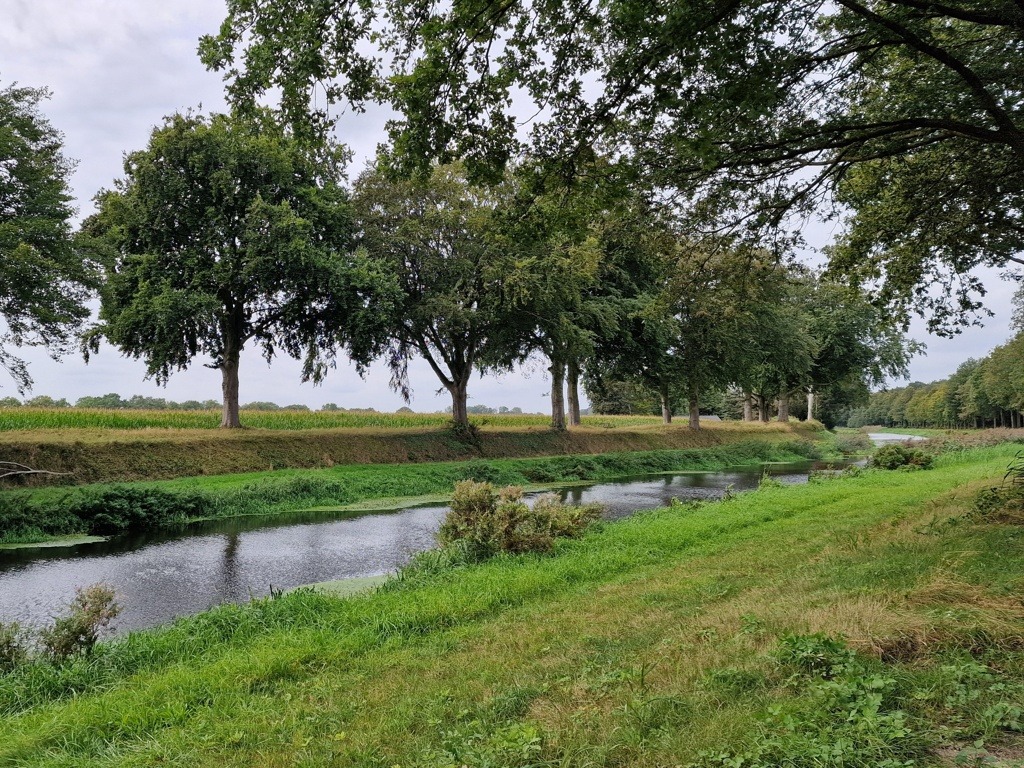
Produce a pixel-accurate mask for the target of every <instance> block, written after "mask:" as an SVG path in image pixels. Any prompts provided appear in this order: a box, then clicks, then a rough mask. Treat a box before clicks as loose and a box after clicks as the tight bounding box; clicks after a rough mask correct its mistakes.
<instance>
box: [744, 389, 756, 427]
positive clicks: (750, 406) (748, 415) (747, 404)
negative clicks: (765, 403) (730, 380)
mask: <svg viewBox="0 0 1024 768" xmlns="http://www.w3.org/2000/svg"><path fill="white" fill-rule="evenodd" d="M743 420H744V421H753V420H754V396H753V395H751V394H750V393H749V392H744V393H743Z"/></svg>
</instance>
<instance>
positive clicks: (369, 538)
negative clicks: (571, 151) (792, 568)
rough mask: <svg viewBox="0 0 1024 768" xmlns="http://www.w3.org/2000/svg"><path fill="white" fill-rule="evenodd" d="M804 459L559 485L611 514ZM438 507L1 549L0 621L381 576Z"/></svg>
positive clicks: (434, 518)
mask: <svg viewBox="0 0 1024 768" xmlns="http://www.w3.org/2000/svg"><path fill="white" fill-rule="evenodd" d="M813 467H814V465H812V464H809V463H808V464H802V465H793V464H789V465H775V466H767V467H750V468H746V469H740V470H731V471H727V472H698V473H682V474H673V475H656V476H647V477H644V478H637V479H630V480H623V481H620V482H614V483H602V484H599V485H591V486H580V487H574V488H568V489H565V490H563V491H561V492H560V493H561V496H562V498H563V499H565V500H567V501H569V502H571V503H576V504H589V503H592V502H596V503H600V504H603V505H605V507H606V508H607V514H606V517H607V518H608V519H612V520H614V519H619V518H622V517H625V516H627V515H629V514H632V513H633V512H635V511H637V510H644V509H653V508H656V507H662V506H665V505H667V504H669V503H670V502H671V501H672V499H673V498H677V499H680V500H689V499H701V498H705V499H706V498H716V497H720V496H721V495H722V494H724V493H725V491H726V489H728V488H731V489H733V490H736V491H741V490H749V489H752V488H756V487H757V484H758V482H759V480H760V477H761V475H762V473H763V472H765V471H767V472H769V473H771V474H772V475H773V476H774V477H776V478H777V479H778V480H779V481H781V482H783V483H797V482H804V481H806V479H807V472H808V471H809V470H810V469H812V468H813ZM446 511H447V510H446V508H445V507H443V506H428V507H415V508H412V509H407V510H403V511H401V512H395V513H387V514H369V515H362V516H358V517H351V516H349V517H342V518H340V519H339V518H331V519H325V515H324V514H323V513H317V514H305V515H301V516H298V517H297V516H294V515H292V516H289V517H288V518H287V519H282V518H280V517H278V518H240V519H234V520H228V521H221V522H217V523H212V524H204V525H201V526H197V527H194V528H192V529H190V530H188V531H186V532H184V533H180V534H162V535H157V536H140V537H129V538H122V539H118V540H114V541H109V542H103V543H100V544H83V545H78V546H74V547H68V548H62V549H21V550H7V551H0V621H20V622H24V623H28V624H35V625H38V624H41V623H44V622H45V621H47V620H48V619H49V618H50V617H51V616H52V615H53V614H54V613H55V612H57V611H58V610H59V609H60V607H61V606H63V605H65V604H66V603H68V602H69V601H70V600H71V598H72V597H73V595H74V590H75V587H76V586H85V585H88V584H94V583H97V582H101V581H102V582H105V583H106V584H109V585H110V586H112V587H113V588H114V589H115V590H116V591H117V594H118V601H119V602H120V604H121V605H122V606H123V613H122V615H121V617H120V618H119V619H118V620H117V626H118V629H119V630H122V631H123V630H125V629H133V628H138V627H146V626H152V625H155V624H159V623H162V622H165V621H168V620H170V619H172V618H174V617H176V616H181V615H187V614H191V613H197V612H199V611H202V610H204V609H206V608H209V607H211V606H213V605H217V604H218V603H223V602H239V601H245V600H248V599H250V598H251V597H256V596H263V595H267V594H269V592H270V590H271V588H274V589H287V588H290V587H294V586H298V585H300V584H309V583H312V582H317V581H329V580H333V579H344V578H352V577H359V576H375V575H379V574H382V573H387V572H389V571H393V570H395V569H396V568H398V567H399V566H400V565H402V564H403V563H405V562H406V561H407V560H408V559H409V557H410V556H411V555H412V554H414V553H415V552H419V551H422V550H424V549H428V548H430V547H432V546H434V534H435V532H436V531H437V528H438V526H439V525H440V523H441V520H442V519H443V517H444V515H445V512H446Z"/></svg>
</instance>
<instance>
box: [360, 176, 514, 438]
mask: <svg viewBox="0 0 1024 768" xmlns="http://www.w3.org/2000/svg"><path fill="white" fill-rule="evenodd" d="M501 194H502V193H501V191H500V190H497V191H496V190H489V189H486V188H480V187H474V186H472V185H470V184H469V183H468V182H467V180H466V177H465V174H464V172H463V170H462V169H461V168H460V167H459V166H457V165H447V166H437V167H435V168H433V169H432V170H431V172H430V173H429V175H427V176H423V177H418V178H415V179H396V178H392V177H390V176H389V175H388V174H387V173H386V172H385V171H383V170H381V169H375V170H369V171H367V172H366V173H364V174H362V175H361V176H360V177H359V178H358V179H357V181H356V184H355V193H354V195H353V206H354V209H355V213H356V220H357V225H358V228H359V233H360V245H361V247H362V248H363V249H365V251H366V253H367V254H368V255H369V257H370V258H371V259H372V260H373V261H374V262H375V263H377V264H378V265H379V266H380V268H381V269H382V270H386V271H387V272H388V273H389V274H391V275H393V276H395V278H396V279H397V281H398V284H399V285H400V287H401V292H402V295H401V299H400V303H399V306H398V307H397V310H396V312H395V315H394V318H395V320H394V323H393V324H392V326H391V329H390V335H391V347H390V351H389V363H390V365H391V371H392V385H393V387H394V388H395V389H397V390H399V391H400V392H401V393H402V394H403V395H404V396H405V397H406V398H408V397H409V394H410V393H409V389H408V378H407V375H406V374H407V370H408V364H409V361H410V360H411V359H412V357H413V356H414V355H419V356H420V357H422V358H423V359H424V360H426V361H427V363H428V364H429V365H430V368H431V370H432V371H433V372H434V374H435V375H436V376H437V378H438V380H439V381H440V382H441V385H442V387H444V389H446V390H447V391H448V393H449V394H450V395H451V398H452V419H453V421H454V422H455V424H456V425H458V426H459V427H463V428H464V427H468V426H469V413H468V411H467V400H468V388H469V380H470V378H471V377H472V374H473V371H474V369H482V368H486V367H488V366H492V365H494V366H498V367H500V366H502V365H503V364H506V363H507V362H509V361H510V359H511V358H514V357H516V356H518V352H516V351H515V350H510V349H509V347H508V343H509V339H510V336H509V333H508V330H509V322H510V314H509V303H508V302H507V300H506V298H507V297H506V294H505V291H504V285H503V276H504V274H505V273H506V267H507V257H508V256H509V255H510V254H509V251H508V249H507V248H506V247H499V246H500V245H501V241H500V238H498V237H497V235H498V233H499V231H500V229H499V227H498V224H497V222H496V221H495V216H496V214H495V210H496V207H497V206H498V205H499V204H500V202H501V199H500V198H501Z"/></svg>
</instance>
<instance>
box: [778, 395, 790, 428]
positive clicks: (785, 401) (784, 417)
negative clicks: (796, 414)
mask: <svg viewBox="0 0 1024 768" xmlns="http://www.w3.org/2000/svg"><path fill="white" fill-rule="evenodd" d="M778 406H779V421H783V422H785V421H789V398H788V397H787V396H786V395H785V393H783V395H782V397H780V398H779V399H778Z"/></svg>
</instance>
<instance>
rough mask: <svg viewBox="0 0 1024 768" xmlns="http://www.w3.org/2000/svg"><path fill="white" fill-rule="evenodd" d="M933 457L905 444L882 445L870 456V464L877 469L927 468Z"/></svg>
mask: <svg viewBox="0 0 1024 768" xmlns="http://www.w3.org/2000/svg"><path fill="white" fill-rule="evenodd" d="M932 460H933V457H932V456H930V455H929V454H927V453H925V452H924V451H922V450H920V449H918V448H909V447H907V446H905V445H897V444H893V445H883V446H882V447H881V448H879V449H878V450H877V451H875V454H874V456H872V457H871V466H873V467H878V468H879V469H901V468H903V467H907V468H911V469H928V468H929V467H930V466H931V465H932Z"/></svg>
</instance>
